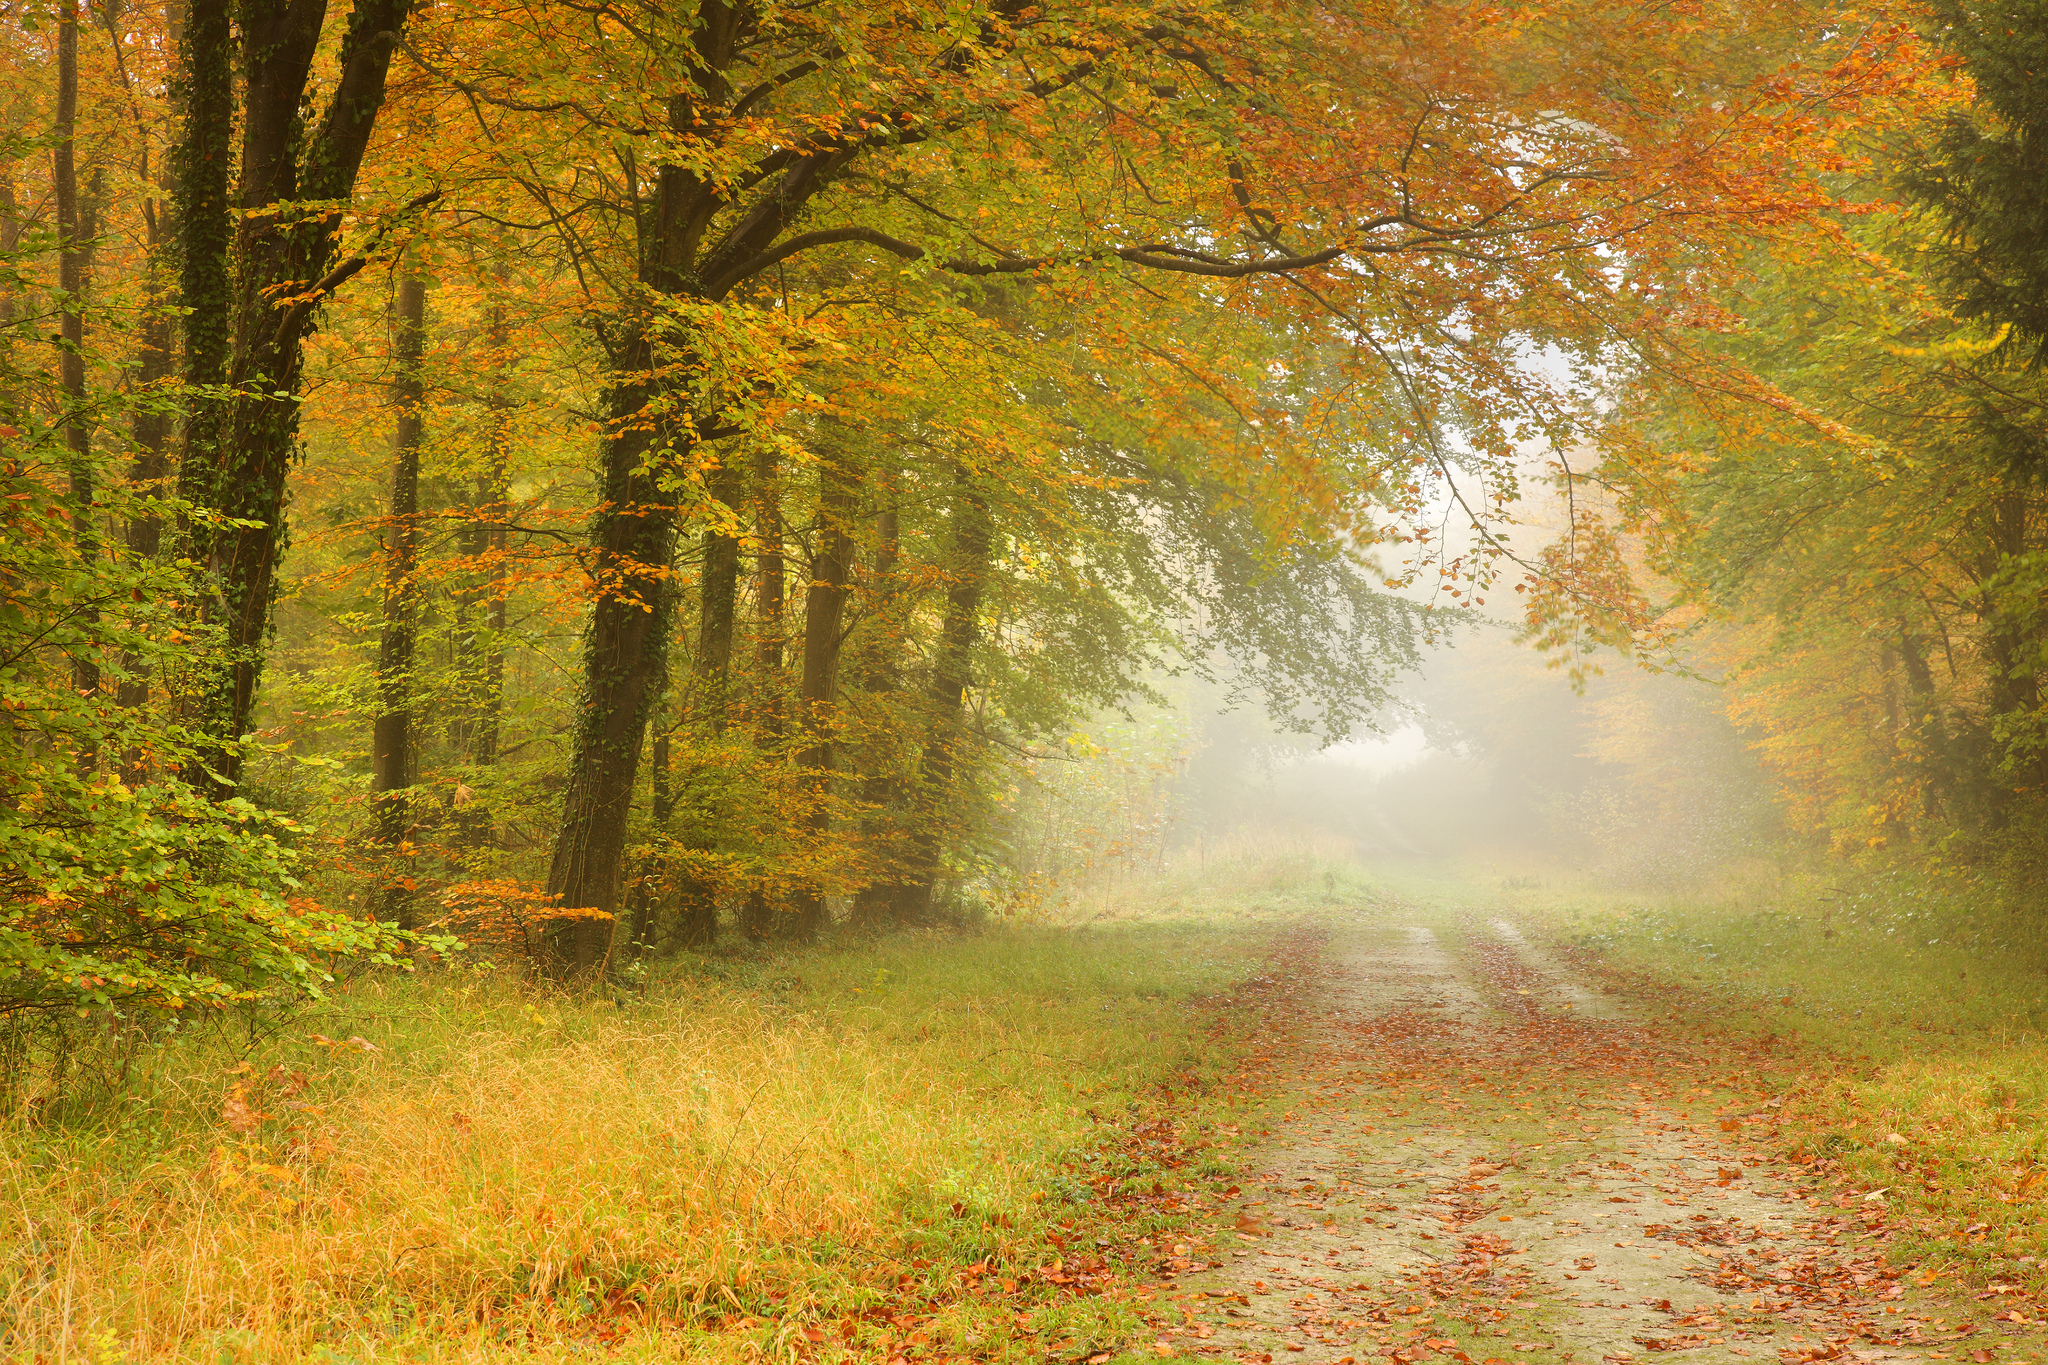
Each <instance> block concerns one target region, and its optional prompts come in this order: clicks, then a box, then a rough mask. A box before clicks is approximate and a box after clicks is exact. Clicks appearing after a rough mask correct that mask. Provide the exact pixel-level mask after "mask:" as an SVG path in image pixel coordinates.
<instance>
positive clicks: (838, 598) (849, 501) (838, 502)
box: [790, 455, 860, 943]
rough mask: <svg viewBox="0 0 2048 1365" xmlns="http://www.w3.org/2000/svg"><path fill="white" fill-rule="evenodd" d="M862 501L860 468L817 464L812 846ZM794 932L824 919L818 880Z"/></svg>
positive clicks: (803, 718) (828, 771) (808, 598)
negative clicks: (843, 620) (855, 533)
mask: <svg viewBox="0 0 2048 1365" xmlns="http://www.w3.org/2000/svg"><path fill="white" fill-rule="evenodd" d="M859 504H860V471H859V470H858V469H857V468H856V467H855V466H854V465H853V464H852V462H851V461H849V460H847V459H846V458H844V457H843V456H840V455H834V456H831V457H828V458H826V459H825V460H822V461H821V462H820V463H819V465H818V523H819V524H818V553H817V555H816V556H815V557H814V558H813V559H812V561H811V586H810V590H809V591H808V592H806V593H805V594H804V657H803V682H802V685H801V687H800V688H799V690H798V697H799V709H798V717H799V721H800V723H801V724H802V726H803V728H804V737H805V739H806V741H807V743H806V744H805V745H804V747H803V749H802V750H801V751H800V752H799V753H798V754H797V757H796V762H797V767H798V768H799V769H801V770H802V772H803V773H804V776H805V779H806V781H805V785H806V787H807V788H808V789H809V790H808V792H807V796H808V798H809V800H808V809H807V810H806V811H805V814H804V825H803V829H804V834H805V836H806V837H807V838H808V839H809V841H810V842H811V844H812V845H813V847H816V846H818V845H822V844H823V843H824V841H825V839H826V837H827V836H828V835H829V834H830V833H831V829H832V805H831V797H832V729H833V717H832V703H833V701H834V699H835V696H836V693H837V689H838V681H839V678H838V674H839V642H840V622H841V620H842V619H843V618H844V616H845V613H846V584H847V580H848V579H849V578H850V577H851V576H852V571H853V556H854V539H853V519H854V516H855V514H856V513H857V512H858V510H859ZM790 909H791V911H792V912H793V913H794V916H795V921H796V922H795V926H794V927H795V930H796V936H797V938H798V939H799V940H800V941H801V942H805V943H809V942H811V941H812V940H814V939H816V938H817V936H818V931H819V930H820V929H822V928H823V927H824V925H825V895H824V892H823V890H822V889H821V888H820V887H819V886H818V884H817V883H816V882H815V881H813V882H811V883H809V884H807V885H805V886H802V887H800V888H799V889H798V890H797V892H796V894H795V895H794V896H793V897H791V903H790Z"/></svg>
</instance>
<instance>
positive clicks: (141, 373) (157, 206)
mask: <svg viewBox="0 0 2048 1365" xmlns="http://www.w3.org/2000/svg"><path fill="white" fill-rule="evenodd" d="M117 14H118V11H117V10H116V9H115V8H113V7H111V6H104V5H103V6H102V7H101V9H100V17H101V20H102V22H104V23H105V25H106V29H107V41H108V42H109V43H110V44H111V45H112V46H113V49H114V51H115V53H116V55H117V56H118V54H119V52H120V48H121V30H120V25H119V23H118V21H117ZM164 25H165V33H164V37H165V45H166V46H167V47H169V48H170V50H171V51H173V52H180V51H181V49H182V47H183V43H184V27H185V7H184V5H183V4H182V3H179V2H178V0H173V2H172V3H171V4H169V5H167V6H166V7H165V10H164ZM117 68H118V70H119V72H120V76H121V85H122V88H123V89H124V90H125V91H127V92H128V96H129V99H130V100H131V102H132V101H133V100H134V98H135V95H134V87H133V84H132V83H131V82H130V80H129V75H128V68H127V66H126V65H125V64H121V63H117ZM176 84H178V81H177V80H176V79H174V81H173V85H174V86H175V85H176ZM131 107H132V108H134V110H135V119H136V139H137V153H136V166H135V170H136V178H137V179H138V180H140V181H141V182H142V183H143V184H145V185H149V186H152V187H153V189H154V191H155V193H152V194H149V195H146V196H145V197H144V198H143V201H142V225H143V232H144V239H143V240H144V249H145V256H144V260H143V273H144V275H145V277H146V279H147V281H148V283H147V285H146V287H145V295H144V305H143V318H142V326H141V329H140V331H139V333H138V335H137V338H136V341H137V351H138V363H137V365H136V370H135V383H136V388H137V390H138V391H139V392H140V394H141V395H142V400H143V401H142V402H141V404H140V405H138V406H137V408H136V410H135V415H134V417H133V418H132V419H131V420H130V423H129V438H130V440H131V441H132V442H133V444H134V446H135V459H134V461H133V463H132V464H130V466H129V469H128V486H129V488H130V489H131V490H133V491H135V492H138V493H140V494H141V495H142V496H143V497H145V498H148V499H152V500H154V499H156V498H159V497H161V496H162V495H163V493H164V482H165V480H166V479H167V478H168V477H169V475H170V448H171V436H172V430H171V413H170V410H169V408H168V407H167V406H162V405H161V404H162V403H163V395H162V394H161V393H160V392H159V390H161V389H162V387H163V385H164V382H165V381H166V380H168V379H169V378H170V377H171V372H172V359H173V349H174V347H175V346H176V344H177V331H176V321H175V317H174V314H173V312H172V305H173V304H174V303H175V302H176V298H177V296H176V292H175V289H174V288H173V284H172V280H171V278H170V270H169V262H168V260H167V259H166V258H167V256H168V254H169V253H168V252H166V251H165V249H164V247H165V243H166V241H167V240H168V239H169V238H171V237H172V236H174V235H175V230H174V229H173V227H172V226H171V224H170V223H168V222H166V218H167V217H168V216H169V213H170V205H169V203H168V202H167V199H166V197H165V196H168V195H169V194H170V193H172V192H174V190H175V186H174V185H173V184H172V181H171V179H170V176H169V166H168V164H167V163H166V162H165V161H162V160H159V161H158V162H157V163H156V164H155V166H154V167H152V165H151V162H150V130H149V128H148V125H147V123H146V122H145V121H144V118H143V115H142V113H141V109H140V106H139V105H134V104H132V103H131ZM124 541H125V543H126V546H127V550H128V559H129V562H130V563H133V564H150V563H153V562H155V560H156V558H157V556H158V555H159V554H160V553H161V552H162V550H163V517H162V516H161V515H160V514H159V513H158V512H157V511H156V510H155V508H154V506H145V507H144V509H143V510H142V512H141V514H140V515H138V516H134V517H130V518H129V520H128V524H127V526H126V528H125V530H124ZM146 667H147V662H146V660H145V659H144V658H143V657H142V656H141V655H139V654H137V653H136V652H134V651H132V650H131V651H126V652H124V653H123V654H122V656H121V680H120V683H119V685H118V686H117V687H116V688H115V690H114V700H115V704H116V705H118V706H121V707H122V708H124V709H127V710H135V709H137V708H140V707H142V706H145V705H147V704H148V702H149V678H148V676H147V675H146V674H145V673H144V669H145V668H146ZM121 776H122V780H123V781H125V782H126V783H128V785H130V786H135V785H138V784H140V783H141V782H143V781H146V780H147V778H148V772H147V771H146V769H145V767H144V755H143V754H142V753H141V752H140V751H139V750H134V749H131V750H129V751H128V752H126V753H124V754H123V755H122V756H121Z"/></svg>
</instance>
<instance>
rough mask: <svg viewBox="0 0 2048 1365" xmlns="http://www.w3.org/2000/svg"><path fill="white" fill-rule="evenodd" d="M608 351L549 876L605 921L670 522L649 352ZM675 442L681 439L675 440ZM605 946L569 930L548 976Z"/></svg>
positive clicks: (567, 898)
mask: <svg viewBox="0 0 2048 1365" xmlns="http://www.w3.org/2000/svg"><path fill="white" fill-rule="evenodd" d="M612 349H613V354H612V356H611V368H612V373H613V376H614V378H613V384H612V388H611V390H610V392H609V393H608V395H607V414H608V416H609V419H610V422H609V430H607V432H606V433H605V438H604V446H603V469H602V478H603V488H602V490H601V496H602V502H601V505H600V508H599V511H598V514H597V517H596V521H595V524H594V527H593V531H592V540H593V542H594V549H595V550H596V556H595V560H594V563H593V571H594V575H595V577H596V579H597V601H596V603H595V604H594V605H593V607H592V608H591V615H590V622H589V625H588V626H587V627H586V629H585V633H584V641H583V669H584V689H583V696H582V699H581V701H580V703H579V706H578V712H577V716H576V722H575V724H576V729H575V747H574V749H573V751H572V754H571V757H570V762H569V787H568V791H567V793H566V794H565V797H564V800H563V808H562V828H561V833H560V834H559V835H558V836H557V838H556V842H555V852H554V858H553V861H552V862H551V863H550V865H549V868H548V891H549V892H550V893H551V894H553V895H554V896H556V897H557V898H558V903H559V904H560V905H562V906H563V907H564V908H566V909H584V910H595V911H599V912H601V913H602V914H604V915H612V914H615V913H616V912H617V910H618V908H619V890H620V883H621V881H622V880H623V868H624V862H625V851H626V821H627V816H628V814H629V812H630V810H631V807H632V800H633V783H634V779H635V776H636V774H637V772H638V769H639V762H640V744H641V740H642V737H643V736H644V734H645V733H646V729H647V718H648V715H649V713H650V712H651V710H652V709H653V706H654V702H655V700H656V698H658V697H659V696H660V694H661V687H662V682H663V680H664V678H665V676H666V673H667V667H668V639H669V631H670V629H671V625H672V622H673V619H674V615H675V590H674V587H673V585H672V582H671V577H670V569H671V563H672V560H673V558H674V554H675V537H676V520H677V508H676V503H675V497H674V494H673V493H672V492H670V491H668V490H666V489H664V488H663V487H662V486H661V484H662V479H661V478H660V470H659V467H658V466H659V464H660V461H658V460H657V459H656V457H655V450H656V440H657V437H656V434H655V433H654V432H652V431H650V430H648V423H647V421H646V418H645V409H646V407H647V404H648V402H649V400H650V398H651V396H652V391H653V390H652V381H651V379H650V370H651V368H652V365H653V359H654V356H653V348H652V346H651V344H650V342H649V339H648V337H647V335H646V332H645V329H644V328H643V327H641V326H639V325H638V324H637V321H636V323H635V325H633V326H632V327H631V329H630V331H629V332H628V333H627V334H626V335H624V336H623V337H620V338H619V339H618V340H617V341H615V342H614V344H613V348H612ZM684 439H685V437H683V436H682V435H681V434H680V429H679V430H678V433H677V434H676V435H675V437H674V440H675V441H677V442H681V441H682V440H684ZM677 454H678V455H681V454H682V452H677ZM611 940H612V923H611V921H610V920H607V919H594V920H578V921H573V922H571V923H570V924H568V925H566V926H565V927H564V928H563V929H562V930H561V931H560V932H559V933H558V934H557V935H556V937H555V942H554V966H555V969H556V971H557V972H558V973H559V974H561V975H565V976H574V975H581V974H586V973H588V972H591V971H593V970H595V969H597V968H599V967H601V966H602V965H603V964H604V962H605V958H606V953H607V949H608V948H609V946H610V944H611Z"/></svg>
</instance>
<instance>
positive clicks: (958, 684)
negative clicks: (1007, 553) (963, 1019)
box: [897, 491, 993, 923]
mask: <svg viewBox="0 0 2048 1365" xmlns="http://www.w3.org/2000/svg"><path fill="white" fill-rule="evenodd" d="M951 541H952V543H951V546H950V548H949V551H948V556H947V557H948V558H949V559H950V560H951V561H952V562H951V563H950V564H949V565H948V566H947V568H948V571H949V572H950V573H951V574H952V576H953V586H952V589H951V590H950V591H948V592H947V594H946V621H945V625H944V627H943V629H942V630H941V631H940V634H939V649H938V657H937V658H936V659H934V660H933V662H932V677H931V687H930V691H929V692H928V694H927V699H928V701H929V702H930V709H931V732H930V734H929V735H927V736H926V738H925V744H924V754H923V756H922V759H921V761H920V763H919V766H918V776H917V792H916V797H915V802H916V812H915V814H914V815H913V816H912V818H911V821H910V856H909V858H908V859H907V866H906V867H905V869H904V873H905V875H904V878H903V889H902V892H901V895H900V897H899V899H898V900H897V914H898V916H899V918H901V919H903V920H905V921H906V922H910V923H919V922H922V921H925V920H928V919H930V918H931V912H932V886H933V884H934V882H936V880H937V879H938V869H939V855H940V853H941V851H942V848H943V839H942V823H943V816H942V814H941V812H943V811H945V810H946V809H948V807H949V804H950V799H951V796H952V791H951V788H952V786H953V776H954V772H955V770H956V768H957V767H958V753H957V749H958V745H959V742H960V739H961V736H962V733H963V731H964V729H965V725H964V721H965V717H964V715H963V712H962V703H963V702H964V701H965V699H966V696H967V687H968V684H969V682H970V681H972V674H971V667H970V666H971V664H972V662H973V654H974V643H975V640H976V638H977V637H978V635H979V633H980V615H981V596H982V585H983V583H984V582H985V581H986V579H987V577H988V568H989V554H990V548H991V545H992V542H993V527H992V526H991V525H990V523H989V515H988V505H987V504H986V503H984V502H983V501H982V499H981V498H980V497H979V496H977V495H976V494H974V493H973V492H971V491H963V492H962V493H961V495H960V500H959V502H958V503H957V504H956V505H955V506H954V508H953V531H952V537H951Z"/></svg>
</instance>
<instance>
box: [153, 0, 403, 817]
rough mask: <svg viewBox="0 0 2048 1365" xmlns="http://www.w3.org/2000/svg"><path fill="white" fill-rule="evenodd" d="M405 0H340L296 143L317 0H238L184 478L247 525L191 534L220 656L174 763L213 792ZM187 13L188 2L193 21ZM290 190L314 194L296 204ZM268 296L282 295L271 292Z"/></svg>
mask: <svg viewBox="0 0 2048 1365" xmlns="http://www.w3.org/2000/svg"><path fill="white" fill-rule="evenodd" d="M198 8H201V9H203V8H205V7H204V6H200V7H198ZM409 9H410V0H355V5H354V8H353V9H352V10H351V12H350V15H349V22H348V27H347V31H346V33H345V35H344V37H343V39H342V45H341V51H340V53H339V59H338V71H339V76H338V78H337V81H336V85H335V89H334V93H333V96H332V97H331V99H330V100H329V103H328V108H327V113H326V116H325V117H324V118H323V119H322V120H321V122H320V125H319V128H318V130H317V131H316V132H315V133H314V134H313V135H312V137H311V139H310V141H308V140H307V139H306V137H305V133H304V128H303V118H304V110H303V107H302V106H303V103H304V99H305V94H306V86H307V81H308V78H309V77H310V75H311V72H312V66H313V58H314V55H315V53H316V51H317V49H318V47H319V41H320V31H321V25H322V22H323V20H324V19H325V16H326V3H325V0H244V3H243V5H242V6H241V8H240V10H239V14H240V18H241V24H242V35H241V36H242V48H243V52H242V57H243V84H244V87H245V89H246V90H247V100H246V104H245V108H244V110H243V118H242V128H243V133H242V166H241V186H240V188H241V208H242V214H241V217H240V220H239V228H238V231H237V241H236V250H235V259H236V261H237V263H238V266H239V269H238V270H237V272H236V275H235V282H234V286H233V288H232V290H231V291H230V300H229V309H230V317H231V320H232V324H233V335H234V353H233V361H232V364H231V365H230V366H229V369H228V380H229V382H230V384H231V385H232V387H233V388H234V390H235V392H234V395H233V397H232V398H230V399H229V400H228V403H227V408H228V411H227V413H226V417H225V421H224V423H223V424H222V426H221V428H220V429H219V430H218V432H217V433H213V435H214V439H213V440H211V441H209V443H208V445H209V447H210V448H208V449H204V450H201V451H197V452H193V453H196V454H199V455H200V456H201V457H202V461H203V463H202V464H201V465H200V466H199V467H198V468H195V469H193V470H191V471H190V474H191V477H190V479H189V480H187V481H186V482H187V483H188V484H189V491H190V493H191V494H192V495H193V496H194V500H195V501H196V502H198V503H199V504H200V505H201V506H202V507H205V508H209V509H212V510H214V511H217V512H219V513H222V514H224V515H226V516H228V517H232V518H236V519H239V520H242V521H246V522H248V523H251V524H250V525H246V526H234V527H211V526H205V525H198V526H195V527H194V534H193V537H192V539H193V542H194V550H195V552H196V553H195V558H197V559H198V560H199V561H200V563H201V564H202V565H203V566H204V568H205V571H206V576H207V595H208V599H209V600H208V601H207V603H206V608H205V615H206V616H207V618H208V619H210V620H212V621H214V622H216V623H217V624H218V625H219V626H220V627H221V631H222V636H223V638H222V640H221V645H220V654H219V662H218V663H216V664H215V665H214V666H213V667H212V668H211V669H210V670H209V672H208V675H207V676H206V677H205V679H204V680H203V683H202V687H201V691H200V694H199V697H198V698H197V711H198V714H197V717H196V718H197V720H198V722H199V726H200V729H201V731H202V733H203V734H204V735H205V736H206V739H207V741H208V744H207V748H206V751H205V752H204V753H203V754H202V755H201V756H200V761H199V762H197V763H195V764H194V765H192V767H191V768H190V769H188V777H189V778H190V779H192V780H194V781H195V782H197V783H198V784H200V785H203V786H205V787H207V788H209V789H211V790H213V791H215V792H216V793H225V792H226V791H228V790H231V789H232V788H233V787H234V786H235V785H236V784H237V782H238V780H239V777H240V773H241V748H240V743H239V741H240V739H241V737H242V735H243V734H245V733H246V732H247V730H248V728H249V724H250V719H251V717H252V715H253V713H254V709H255V701H256V687H257V683H258V682H259V681H260V679H261V677H262V670H263V655H264V651H265V648H266V646H267V644H268V636H269V631H270V612H271V604H272V599H273V598H274V597H275V595H276V586H277V562H278V558H279V556H280V555H281V554H282V552H283V550H284V545H285V526H284V507H285V479H286V475H287V473H288V472H289V470H290V468H291V463H292V460H293V458H294V456H295V455H296V453H297V448H298V429H299V403H298V392H299V386H300V383H301V380H302V368H303V366H304V363H305V340H306V338H307V337H308V336H309V335H311V333H312V332H313V330H314V325H315V313H316V310H317V309H318V307H319V304H320V303H321V301H322V300H324V299H325V298H326V297H327V295H328V294H329V293H331V292H332V291H333V290H334V289H335V288H336V287H338V286H339V284H340V283H341V282H342V280H343V279H345V278H347V275H348V274H353V273H354V270H353V269H351V270H348V271H347V273H346V274H341V273H340V272H337V275H338V277H331V276H330V275H329V268H330V267H331V266H333V264H334V261H335V256H336V254H337V247H338V242H339V232H338V228H339V227H340V222H341V214H342V210H341V209H340V208H339V207H336V205H339V204H345V203H346V202H347V201H348V200H349V198H350V197H351V196H352V195H353V194H354V192H355V183H356V177H357V174H358V172H359V171H360V170H361V167H362V160H363V153H364V151H365V150H366V148H367V146H368V143H369V136H370V131H371V127H372V125H373V124H374V123H375V121H376V117H377V112H378V110H379V109H380V108H381V107H382V105H383V102H384V89H385V79H386V76H387V74H388V72H389V70H390V65H391V53H392V50H393V48H394V47H395V46H396V44H397V39H398V33H399V30H400V29H402V28H403V27H404V24H405V20H406V16H407V13H408V11H409ZM200 23H201V20H200V18H199V16H198V15H197V14H195V15H194V21H193V25H192V26H193V27H194V28H197V27H199V26H200ZM196 79H197V77H196V76H195V80H196ZM302 202H310V203H313V204H316V205H319V206H318V207H310V208H301V207H299V205H300V203H302ZM358 260H360V258H358ZM352 265H354V268H356V269H360V264H357V263H352ZM281 296H284V297H295V298H296V299H297V301H296V302H293V303H291V304H289V305H287V306H280V305H279V304H278V303H277V300H278V299H279V298H280V297H281ZM187 302H188V303H194V305H195V306H198V304H197V303H196V302H195V301H193V300H189V299H188V300H187ZM209 306H210V305H209Z"/></svg>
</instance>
